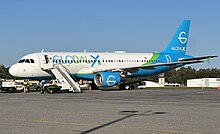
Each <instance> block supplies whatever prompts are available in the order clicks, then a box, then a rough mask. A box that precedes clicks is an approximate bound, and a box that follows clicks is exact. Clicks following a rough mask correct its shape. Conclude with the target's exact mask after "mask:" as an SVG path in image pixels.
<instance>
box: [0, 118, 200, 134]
mask: <svg viewBox="0 0 220 134" xmlns="http://www.w3.org/2000/svg"><path fill="white" fill-rule="evenodd" d="M0 119H1V120H14V121H23V122H36V123H49V124H61V125H76V126H90V127H96V126H100V125H102V123H100V124H97V123H96V124H94V123H93V124H85V123H84V124H81V123H74V122H60V121H52V120H51V121H50V120H47V119H46V118H41V119H40V120H27V119H16V118H14V119H8V118H0ZM106 127H108V128H121V129H130V130H136V131H137V130H143V131H145V132H168V133H175V134H202V133H199V132H188V131H178V130H169V129H152V128H138V127H128V126H122V125H117V126H106Z"/></svg>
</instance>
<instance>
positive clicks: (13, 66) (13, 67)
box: [8, 65, 17, 76]
mask: <svg viewBox="0 0 220 134" xmlns="http://www.w3.org/2000/svg"><path fill="white" fill-rule="evenodd" d="M15 66H16V65H12V66H11V67H10V68H9V70H8V71H9V73H10V74H11V75H12V76H17V71H16V70H17V69H16V67H15Z"/></svg>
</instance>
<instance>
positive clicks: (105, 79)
mask: <svg viewBox="0 0 220 134" xmlns="http://www.w3.org/2000/svg"><path fill="white" fill-rule="evenodd" d="M120 80H121V77H120V73H119V72H100V73H97V74H96V75H95V77H94V82H95V84H96V85H97V86H99V87H111V86H114V85H117V84H118V83H119V82H120Z"/></svg>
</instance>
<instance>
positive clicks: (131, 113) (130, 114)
mask: <svg viewBox="0 0 220 134" xmlns="http://www.w3.org/2000/svg"><path fill="white" fill-rule="evenodd" d="M138 112H139V111H120V112H119V114H121V115H124V117H122V118H119V119H116V120H113V121H110V122H108V123H105V124H103V125H100V126H97V127H94V128H91V129H89V130H86V131H84V132H81V133H80V134H88V133H91V132H94V131H96V130H98V129H101V128H104V127H107V126H109V125H112V124H114V123H117V122H120V121H122V120H125V119H128V118H131V117H134V116H152V115H162V114H167V113H168V112H162V111H156V112H154V111H153V110H149V111H146V112H143V113H138Z"/></svg>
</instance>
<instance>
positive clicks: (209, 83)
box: [187, 78, 220, 87]
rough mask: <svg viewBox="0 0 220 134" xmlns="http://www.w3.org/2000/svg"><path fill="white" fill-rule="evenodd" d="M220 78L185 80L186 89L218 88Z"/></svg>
mask: <svg viewBox="0 0 220 134" xmlns="http://www.w3.org/2000/svg"><path fill="white" fill-rule="evenodd" d="M219 86H220V78H200V79H190V80H187V87H219Z"/></svg>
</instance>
